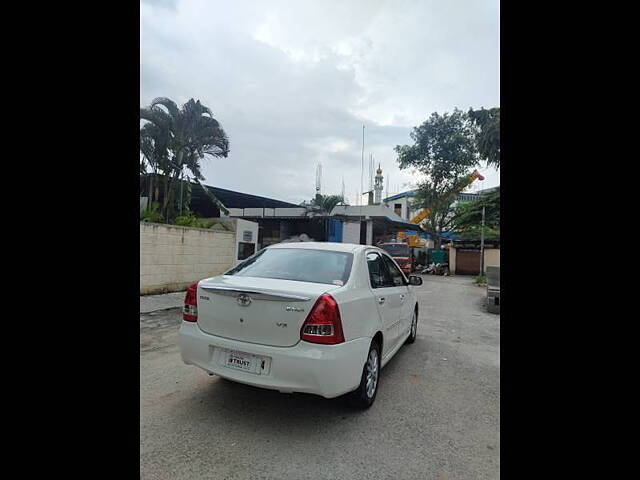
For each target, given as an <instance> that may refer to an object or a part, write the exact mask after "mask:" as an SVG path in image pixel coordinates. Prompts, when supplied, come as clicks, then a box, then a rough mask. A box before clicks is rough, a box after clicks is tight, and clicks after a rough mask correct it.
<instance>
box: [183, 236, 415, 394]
mask: <svg viewBox="0 0 640 480" xmlns="http://www.w3.org/2000/svg"><path fill="white" fill-rule="evenodd" d="M268 248H269V249H271V248H299V249H313V250H334V251H341V252H349V253H352V254H353V264H352V267H351V272H350V276H349V279H348V281H347V282H346V283H345V284H344V285H343V286H338V285H332V284H325V283H310V282H298V281H293V280H279V279H271V278H257V277H248V276H234V275H219V276H217V277H212V278H208V279H205V280H202V281H200V282H199V284H198V290H197V298H198V322H197V323H194V322H184V321H183V322H182V325H181V327H180V350H181V355H182V359H183V361H184V362H185V363H186V364H191V365H195V366H198V367H200V368H202V369H203V370H205V371H207V372H209V373H213V374H216V375H219V376H222V377H225V378H228V379H230V380H233V381H237V382H240V383H245V384H249V385H254V386H258V387H263V388H268V389H274V390H279V391H281V392H304V393H313V394H317V395H321V396H323V397H325V398H333V397H337V396H339V395H342V394H345V393H348V392H350V391H353V390H355V389H356V388H357V387H358V385H359V384H360V379H361V375H362V369H363V366H364V364H365V361H366V358H367V355H368V352H369V348H370V345H371V341H372V339H373V337H374V336H375V335H376V333H378V332H381V333H382V336H383V345H382V358H381V366H384V365H385V364H386V363H387V362H388V361H389V360H390V359H391V358H392V357H393V355H394V354H395V353H396V352H397V351H398V350H399V348H400V347H401V346H402V345H403V344H404V342H405V340H406V339H407V338H408V336H409V335H410V326H411V317H412V315H413V311H414V308H416V305H417V300H416V297H415V294H414V293H413V292H412V291H411V290H412V288H413V287H411V288H410V287H409V286H408V285H402V286H394V287H385V288H376V289H374V288H371V284H370V280H369V271H368V266H367V261H366V253H367V252H370V251H375V252H377V253H379V254H380V255H386V256H387V257H389V258H391V257H390V256H389V255H388V254H386V252H384V251H383V250H381V249H379V248H376V247H371V246H366V245H355V244H342V243H320V242H304V243H286V244H278V245H272V246H270V247H268ZM225 290H226V291H225ZM227 292H228V293H227ZM242 292H246V294H247V295H249V296H251V297H252V298H251V300H252V301H251V303H250V304H249V305H248V306H240V305H238V304H236V300H237V296H238V295H239V294H240V293H242ZM323 293H329V294H330V295H331V296H332V297H333V298H334V299H335V301H336V302H337V304H338V307H339V310H340V317H341V321H342V329H343V334H344V339H345V341H344V342H343V343H340V344H337V345H322V344H316V343H310V342H306V341H303V340H301V339H300V329H301V326H302V324H303V322H304V320H305V319H306V317H307V315H308V314H309V311H310V310H311V308H312V307H313V305H314V303H315V302H316V300H317V299H318V297H319V296H320V295H322V294H323ZM202 297H207V298H208V300H206V299H205V298H202ZM254 297H255V298H254ZM380 297H384V298H385V301H384V303H382V304H380V303H379V302H378V298H380ZM287 307H295V308H297V309H302V310H303V311H295V310H287ZM240 318H242V319H243V321H242V322H240ZM278 324H280V325H278ZM282 324H286V327H283V326H282ZM229 350H231V351H237V352H242V353H245V354H250V355H255V356H258V357H261V358H264V359H268V360H267V361H266V367H265V368H264V370H262V371H261V372H260V373H253V372H247V371H240V370H236V369H232V368H229V367H227V366H225V365H224V362H221V361H220V358H222V357H221V355H223V354H224V351H229ZM263 364H264V362H263Z"/></svg>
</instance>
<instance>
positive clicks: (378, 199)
mask: <svg viewBox="0 0 640 480" xmlns="http://www.w3.org/2000/svg"><path fill="white" fill-rule="evenodd" d="M382 178H383V177H382V169H381V168H380V164H378V170H376V182H375V184H374V186H373V190H374V191H375V193H374V200H373V203H374V204H376V205H380V203H382V188H383V186H382Z"/></svg>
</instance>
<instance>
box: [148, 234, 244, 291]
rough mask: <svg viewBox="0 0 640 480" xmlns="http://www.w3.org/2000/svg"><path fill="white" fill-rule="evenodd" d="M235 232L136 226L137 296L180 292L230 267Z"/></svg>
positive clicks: (233, 252)
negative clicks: (138, 239)
mask: <svg viewBox="0 0 640 480" xmlns="http://www.w3.org/2000/svg"><path fill="white" fill-rule="evenodd" d="M235 240H236V232H226V231H219V230H210V229H202V228H188V227H178V226H175V225H160V224H156V223H146V222H140V294H150V293H162V292H175V291H180V290H184V289H185V288H186V287H188V286H189V285H191V284H192V283H193V282H195V281H197V280H201V279H203V278H207V277H211V276H214V275H218V274H220V273H222V272H224V271H226V270H228V269H230V268H231V267H233V266H234V259H235V248H236V244H235Z"/></svg>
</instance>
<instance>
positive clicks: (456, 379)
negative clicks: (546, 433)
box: [140, 276, 500, 480]
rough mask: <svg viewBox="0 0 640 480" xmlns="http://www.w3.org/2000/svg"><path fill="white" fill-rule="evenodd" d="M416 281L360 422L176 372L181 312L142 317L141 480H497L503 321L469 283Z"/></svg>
mask: <svg viewBox="0 0 640 480" xmlns="http://www.w3.org/2000/svg"><path fill="white" fill-rule="evenodd" d="M424 279H425V282H424V284H423V285H422V287H418V288H417V290H418V292H419V297H420V311H421V315H420V317H421V318H420V323H419V326H418V338H417V340H416V342H415V343H414V344H413V345H409V346H406V347H403V348H402V349H401V350H400V351H399V352H398V353H397V354H396V356H395V357H394V358H393V359H392V360H391V361H390V362H389V364H387V366H386V367H385V368H384V370H383V371H382V376H381V380H380V382H381V383H380V390H379V392H378V397H377V399H376V403H375V404H374V405H373V406H372V407H371V408H370V409H369V410H367V411H364V412H361V411H355V410H352V409H350V408H348V407H347V406H346V405H345V404H344V402H343V401H342V400H341V399H334V400H325V399H323V398H321V397H315V396H313V395H304V394H281V393H278V392H273V391H269V390H261V389H258V388H253V387H249V386H245V385H240V384H234V383H232V382H228V381H226V380H223V379H220V378H219V377H210V376H209V375H207V374H206V373H205V372H203V371H201V370H199V369H198V368H196V367H192V366H186V365H184V364H182V361H181V359H180V353H179V350H178V346H177V326H178V323H179V322H180V318H181V317H180V313H179V310H165V311H158V312H155V313H151V314H146V315H141V316H140V472H141V478H142V479H199V478H215V479H307V478H308V479H368V480H371V479H378V478H380V479H382V478H384V479H387V478H388V479H413V478H416V479H418V478H419V479H434V480H444V479H498V478H499V476H500V316H499V315H493V314H488V313H486V312H485V310H484V309H483V306H482V302H483V298H484V293H485V290H484V289H481V288H479V287H477V286H475V285H473V282H472V279H471V278H470V277H434V276H425V277H424Z"/></svg>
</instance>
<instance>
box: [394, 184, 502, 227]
mask: <svg viewBox="0 0 640 480" xmlns="http://www.w3.org/2000/svg"><path fill="white" fill-rule="evenodd" d="M498 188H500V187H499V186H497V187H491V188H485V189H483V190H478V191H477V192H473V193H471V192H466V193H465V192H463V193H459V194H458V195H456V199H455V201H454V202H453V207H454V208H455V206H456V205H457V204H458V203H460V202H473V201H474V200H477V199H478V198H479V197H480V196H482V195H486V194H488V193H490V192H493V191H494V190H496V189H498ZM417 191H418V190H417V189H414V190H407V191H406V192H402V193H398V194H396V195H392V196H390V197H387V198H385V199H383V201H382V202H383V203H384V204H385V205H386V206H387V207H389V208H390V209H392V210H393V212H394V213H395V214H396V215H398V216H399V217H402V218H403V219H405V220H411V219H412V218H413V217H414V216H415V215H417V214H418V212H419V211H420V210H422V209H421V208H413V207H412V206H411V200H412V198H413V197H414V196H415V195H416V192H417Z"/></svg>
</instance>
